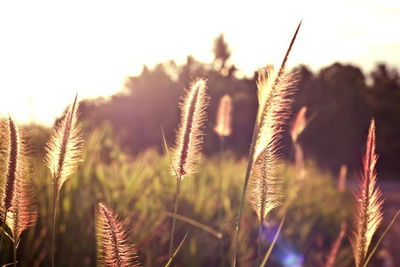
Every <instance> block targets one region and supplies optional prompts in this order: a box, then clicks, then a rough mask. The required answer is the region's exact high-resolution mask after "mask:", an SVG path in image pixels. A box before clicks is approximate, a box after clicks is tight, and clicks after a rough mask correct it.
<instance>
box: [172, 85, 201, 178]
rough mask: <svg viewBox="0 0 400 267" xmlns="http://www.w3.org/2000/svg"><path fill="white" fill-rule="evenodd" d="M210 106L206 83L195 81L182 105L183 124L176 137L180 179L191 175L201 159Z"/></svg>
mask: <svg viewBox="0 0 400 267" xmlns="http://www.w3.org/2000/svg"><path fill="white" fill-rule="evenodd" d="M207 105H208V96H207V94H206V81H205V80H204V79H197V80H195V81H194V82H193V83H192V84H191V86H190V90H189V91H188V92H187V95H186V96H185V97H184V100H183V102H182V104H181V112H182V113H181V124H180V126H179V130H178V133H177V136H176V146H175V153H174V162H173V164H174V170H175V171H176V173H177V174H178V176H179V177H177V178H183V176H185V175H190V174H192V173H193V172H194V167H195V165H196V162H197V161H198V159H199V153H200V148H201V145H202V143H203V131H202V128H203V127H204V123H205V121H206V115H205V110H206V108H207Z"/></svg>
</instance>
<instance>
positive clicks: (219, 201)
mask: <svg viewBox="0 0 400 267" xmlns="http://www.w3.org/2000/svg"><path fill="white" fill-rule="evenodd" d="M224 140H225V139H224V137H223V136H219V141H220V142H219V144H220V158H219V167H220V168H219V171H220V172H219V181H218V231H219V232H220V233H221V232H222V210H223V205H222V173H223V171H222V168H221V165H222V158H223V152H224ZM223 243H224V240H223V239H222V238H221V240H220V241H219V244H218V247H219V256H220V266H221V267H223V266H224V247H223Z"/></svg>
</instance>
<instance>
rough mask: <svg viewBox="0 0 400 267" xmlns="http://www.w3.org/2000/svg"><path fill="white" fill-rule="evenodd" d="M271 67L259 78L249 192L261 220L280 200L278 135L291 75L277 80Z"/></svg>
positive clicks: (286, 113) (286, 112)
mask: <svg viewBox="0 0 400 267" xmlns="http://www.w3.org/2000/svg"><path fill="white" fill-rule="evenodd" d="M276 75H277V74H276V72H275V69H274V68H273V67H268V68H267V69H266V70H261V71H260V75H259V78H258V83H257V86H258V97H259V103H260V109H259V113H258V118H257V119H258V123H259V124H258V125H259V134H258V137H257V141H256V147H255V163H254V165H253V172H252V177H251V180H250V186H251V187H252V190H251V194H250V195H249V198H250V203H251V205H252V207H253V209H254V210H255V211H256V213H257V215H258V218H259V220H260V222H262V221H263V220H264V219H265V217H266V216H267V214H268V213H269V211H270V210H272V209H273V208H275V207H277V206H278V205H279V204H280V203H281V198H282V185H283V180H282V178H281V177H279V174H278V168H279V166H280V161H281V155H280V153H279V148H280V145H279V143H280V138H281V134H282V132H283V129H284V126H285V124H286V123H287V120H288V118H289V116H290V104H291V101H292V100H291V98H290V96H291V95H292V94H293V91H294V87H293V76H292V75H286V74H282V76H281V78H280V79H279V81H278V83H275V81H276V77H277V76H276Z"/></svg>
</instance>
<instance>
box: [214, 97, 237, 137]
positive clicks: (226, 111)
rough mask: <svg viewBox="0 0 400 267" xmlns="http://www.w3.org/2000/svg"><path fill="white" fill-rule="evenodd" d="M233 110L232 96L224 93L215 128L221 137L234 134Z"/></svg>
mask: <svg viewBox="0 0 400 267" xmlns="http://www.w3.org/2000/svg"><path fill="white" fill-rule="evenodd" d="M232 110H233V107H232V98H231V97H230V96H229V95H224V96H223V97H222V98H221V99H220V101H219V106H218V112H217V122H216V125H215V128H214V131H215V132H216V133H217V134H218V135H219V136H220V137H226V136H230V135H231V134H232Z"/></svg>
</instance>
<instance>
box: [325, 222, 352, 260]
mask: <svg viewBox="0 0 400 267" xmlns="http://www.w3.org/2000/svg"><path fill="white" fill-rule="evenodd" d="M346 228H347V223H346V222H345V221H342V222H341V224H340V232H339V236H338V237H337V238H336V240H335V242H334V243H333V245H332V248H331V251H330V252H329V255H328V257H327V259H326V263H325V267H333V266H335V261H336V256H337V253H338V252H339V248H340V244H341V243H342V240H343V238H344V236H345V234H346Z"/></svg>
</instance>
